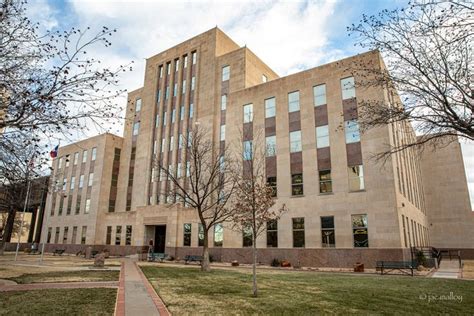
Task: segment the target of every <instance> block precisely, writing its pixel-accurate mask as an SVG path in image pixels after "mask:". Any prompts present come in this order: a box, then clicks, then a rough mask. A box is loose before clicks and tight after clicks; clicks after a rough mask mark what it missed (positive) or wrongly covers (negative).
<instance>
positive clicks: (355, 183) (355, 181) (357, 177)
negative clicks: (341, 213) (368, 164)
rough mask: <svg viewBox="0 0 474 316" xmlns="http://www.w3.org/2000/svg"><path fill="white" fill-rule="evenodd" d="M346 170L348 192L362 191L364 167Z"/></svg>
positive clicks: (363, 187) (363, 186)
mask: <svg viewBox="0 0 474 316" xmlns="http://www.w3.org/2000/svg"><path fill="white" fill-rule="evenodd" d="M347 169H348V172H349V191H361V190H364V189H365V185H364V166H362V165H359V166H353V167H348V168H347Z"/></svg>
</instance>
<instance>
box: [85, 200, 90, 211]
mask: <svg viewBox="0 0 474 316" xmlns="http://www.w3.org/2000/svg"><path fill="white" fill-rule="evenodd" d="M90 208H91V199H86V206H85V208H84V214H89V211H90Z"/></svg>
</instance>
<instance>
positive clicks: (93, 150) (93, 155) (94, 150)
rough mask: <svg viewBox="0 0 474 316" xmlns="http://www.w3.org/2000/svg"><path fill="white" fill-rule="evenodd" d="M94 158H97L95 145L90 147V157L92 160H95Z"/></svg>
mask: <svg viewBox="0 0 474 316" xmlns="http://www.w3.org/2000/svg"><path fill="white" fill-rule="evenodd" d="M96 158H97V147H94V148H92V157H91V160H92V161H95V159H96Z"/></svg>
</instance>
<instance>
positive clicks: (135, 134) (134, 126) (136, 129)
mask: <svg viewBox="0 0 474 316" xmlns="http://www.w3.org/2000/svg"><path fill="white" fill-rule="evenodd" d="M139 130H140V122H135V123H134V124H133V132H132V135H133V136H137V135H138V131H139Z"/></svg>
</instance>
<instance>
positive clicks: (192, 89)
mask: <svg viewBox="0 0 474 316" xmlns="http://www.w3.org/2000/svg"><path fill="white" fill-rule="evenodd" d="M194 88H196V77H194V76H193V77H191V91H194Z"/></svg>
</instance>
